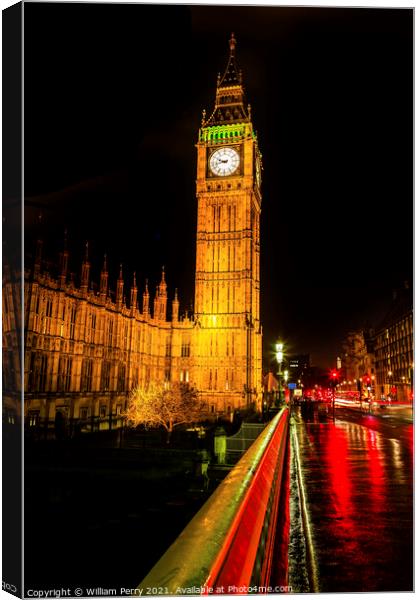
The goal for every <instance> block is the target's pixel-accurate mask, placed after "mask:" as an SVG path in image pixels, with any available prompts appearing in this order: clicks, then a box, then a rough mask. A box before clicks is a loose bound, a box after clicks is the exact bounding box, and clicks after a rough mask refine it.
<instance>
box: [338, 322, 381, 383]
mask: <svg viewBox="0 0 420 600" xmlns="http://www.w3.org/2000/svg"><path fill="white" fill-rule="evenodd" d="M372 333H373V332H370V334H369V332H366V331H363V330H362V329H360V330H357V331H351V332H350V333H349V334H348V335H347V338H346V339H345V341H344V343H343V357H342V362H341V365H342V367H341V369H342V370H341V378H340V380H341V382H342V383H343V384H344V385H345V386H347V388H348V389H357V387H358V385H359V386H360V383H359V384H358V383H357V382H363V378H365V379H366V380H367V379H368V378H369V379H370V380H371V381H374V380H375V377H376V375H375V364H374V363H375V360H374V353H373V347H372V337H371V335H372Z"/></svg>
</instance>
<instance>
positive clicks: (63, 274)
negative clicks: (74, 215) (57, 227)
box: [60, 229, 69, 290]
mask: <svg viewBox="0 0 420 600" xmlns="http://www.w3.org/2000/svg"><path fill="white" fill-rule="evenodd" d="M68 265H69V251H68V249H67V229H65V230H64V244H63V251H62V252H60V289H61V290H62V289H64V287H65V285H66V281H67V269H68Z"/></svg>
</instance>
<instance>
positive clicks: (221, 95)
mask: <svg viewBox="0 0 420 600" xmlns="http://www.w3.org/2000/svg"><path fill="white" fill-rule="evenodd" d="M250 118H251V117H250V113H249V111H248V109H247V108H246V102H245V90H244V87H243V85H242V71H241V70H240V69H239V68H238V65H237V62H236V39H235V35H234V34H233V33H232V35H231V37H230V40H229V58H228V62H227V66H226V69H225V72H224V73H223V75H222V76H220V73H219V75H218V77H217V85H216V104H215V107H214V110H213V112H212V113H211V115H210V117H209V118H208V120H207V121H205V122H204V123H202V127H208V126H210V125H223V124H227V123H232V124H233V123H238V122H242V121H250ZM203 120H204V115H203Z"/></svg>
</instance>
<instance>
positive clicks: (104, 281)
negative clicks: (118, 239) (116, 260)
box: [99, 254, 108, 302]
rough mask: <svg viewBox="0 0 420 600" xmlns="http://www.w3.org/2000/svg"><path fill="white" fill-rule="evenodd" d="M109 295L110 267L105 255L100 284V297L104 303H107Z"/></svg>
mask: <svg viewBox="0 0 420 600" xmlns="http://www.w3.org/2000/svg"><path fill="white" fill-rule="evenodd" d="M107 294H108V265H107V262H106V254H104V264H103V267H102V271H101V281H100V284H99V295H100V298H101V300H102V302H105V300H106V297H107Z"/></svg>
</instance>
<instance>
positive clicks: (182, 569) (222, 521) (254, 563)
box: [138, 408, 289, 595]
mask: <svg viewBox="0 0 420 600" xmlns="http://www.w3.org/2000/svg"><path fill="white" fill-rule="evenodd" d="M288 426H289V423H288V410H287V408H284V409H282V410H281V411H280V412H279V413H278V414H277V415H276V417H274V419H273V420H272V421H271V422H270V423H269V424H268V425H267V427H266V428H265V429H264V431H263V432H262V433H261V434H260V436H259V437H258V439H257V440H256V441H255V442H254V444H253V445H252V446H251V447H250V448H249V450H248V451H247V452H246V453H245V455H244V456H243V457H242V458H241V460H240V461H239V462H238V464H237V465H236V466H235V467H234V468H233V469H232V471H231V472H230V473H229V475H228V476H227V477H226V479H224V480H223V481H222V482H221V484H220V485H219V487H218V488H217V489H216V491H215V492H214V493H213V494H212V496H211V497H210V498H209V499H208V500H207V502H206V503H205V504H204V506H203V507H202V508H201V509H200V511H199V512H198V513H197V514H196V515H195V517H194V518H193V519H192V520H191V521H190V523H189V524H188V525H187V527H186V528H185V529H184V531H183V532H182V533H181V534H180V535H179V537H178V538H177V539H176V540H175V542H174V543H173V544H172V546H170V548H169V549H168V550H167V551H166V553H165V554H164V555H163V556H162V557H161V559H160V560H159V561H158V562H157V563H156V565H155V566H154V567H153V568H152V570H151V571H150V572H149V573H148V575H146V577H145V578H144V579H143V581H142V582H141V583H140V584H139V586H138V590H139V593H142V594H143V593H144V595H145V594H146V593H151V594H154V595H156V594H159V595H162V594H163V595H164V594H168V595H176V594H182V595H185V594H187V595H188V594H208V593H235V592H236V593H238V591H239V592H240V591H243V590H250V588H251V587H255V586H267V585H268V582H269V580H270V570H271V554H272V548H273V544H274V539H275V534H276V524H277V514H278V505H279V496H280V488H281V481H282V474H283V466H284V463H285V456H286V452H285V451H286V447H287V443H288ZM148 590H151V591H150V592H148Z"/></svg>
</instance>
